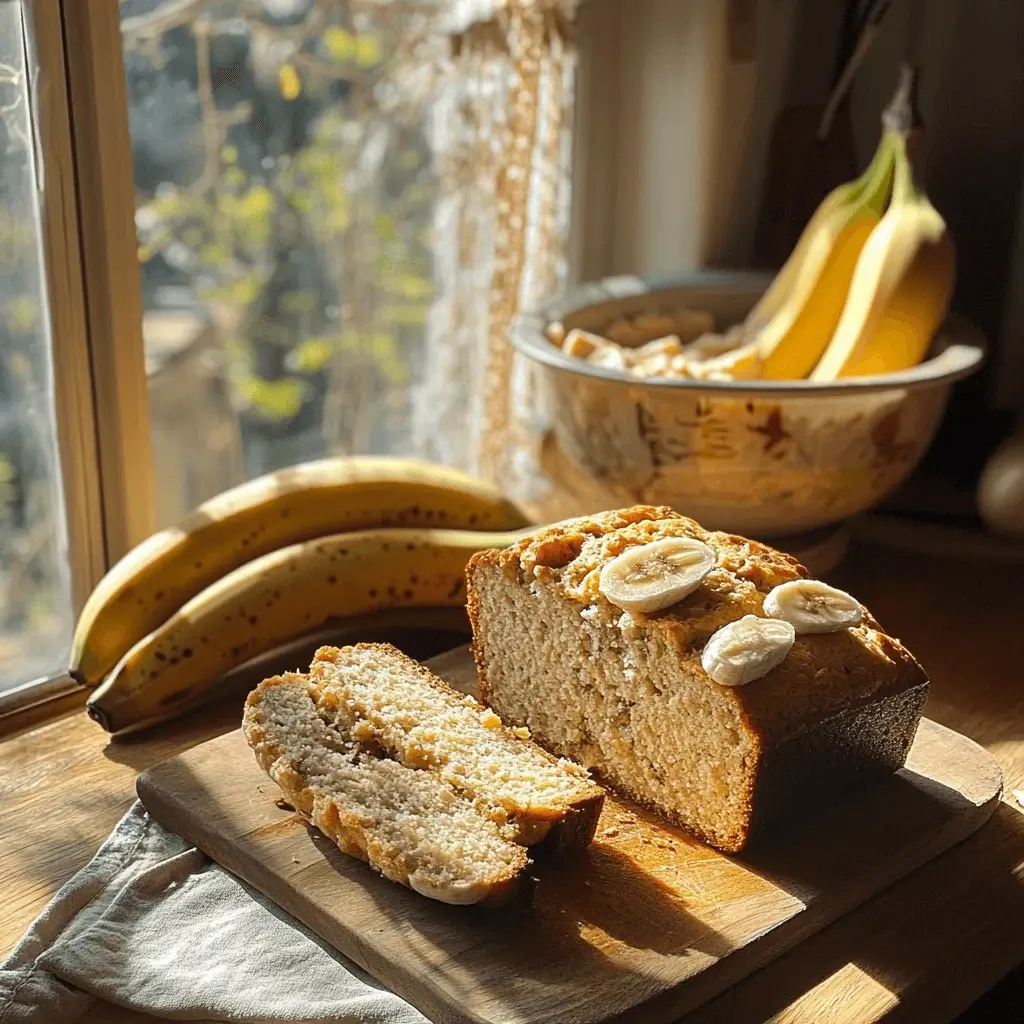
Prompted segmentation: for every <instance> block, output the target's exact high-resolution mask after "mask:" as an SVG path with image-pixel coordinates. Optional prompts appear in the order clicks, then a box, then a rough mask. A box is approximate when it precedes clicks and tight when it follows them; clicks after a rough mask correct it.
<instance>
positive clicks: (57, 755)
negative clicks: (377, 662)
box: [0, 545, 1024, 1024]
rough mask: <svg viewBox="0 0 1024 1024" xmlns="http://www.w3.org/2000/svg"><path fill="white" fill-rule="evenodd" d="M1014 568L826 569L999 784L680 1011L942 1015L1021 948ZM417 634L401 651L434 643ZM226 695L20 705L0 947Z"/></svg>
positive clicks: (7, 777)
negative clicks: (116, 709)
mask: <svg viewBox="0 0 1024 1024" xmlns="http://www.w3.org/2000/svg"><path fill="white" fill-rule="evenodd" d="M1019 570H1020V567H1019V566H1018V565H1012V564H1000V563H998V562H992V563H987V564H983V565H979V564H975V563H967V562H962V563H959V562H956V561H952V560H940V559H937V558H933V557H925V556H921V555H910V554H904V553H898V552H894V551H888V550H885V551H883V550H881V549H878V548H874V547H870V546H866V545H860V546H858V547H856V548H855V549H854V550H853V551H852V552H851V554H850V556H849V557H848V559H847V561H846V563H845V564H844V567H843V568H842V569H841V570H840V571H839V573H837V574H836V577H835V581H836V582H837V583H838V584H839V585H841V586H844V587H846V588H847V589H850V590H851V591H853V592H854V593H856V594H857V596H858V597H860V598H861V599H862V600H863V601H864V602H865V603H866V604H867V605H869V607H871V609H872V611H873V612H874V613H875V615H876V616H877V617H878V618H879V619H880V620H881V621H882V623H883V624H884V625H885V626H886V628H887V629H888V630H889V631H890V632H892V633H894V634H895V635H896V636H898V637H899V638H900V639H901V640H903V642H904V643H905V644H906V645H907V646H908V647H909V648H910V649H911V650H912V651H914V652H915V654H917V656H918V657H919V658H920V660H921V661H922V662H923V663H924V665H925V668H926V669H927V670H928V671H929V673H930V675H931V678H932V697H931V700H930V702H929V704H928V707H927V708H926V713H927V715H928V716H929V717H930V718H933V719H935V720H936V721H938V722H942V723H943V724H945V725H948V726H950V727H951V728H954V729H957V730H958V731H960V732H963V733H965V734H967V735H968V736H970V737H972V738H973V739H975V740H977V741H978V742H979V743H982V744H984V745H985V746H986V747H988V749H989V750H990V751H991V752H992V754H993V755H994V756H995V758H996V760H997V761H998V762H999V763H1000V764H1001V765H1002V767H1003V770H1004V771H1005V773H1006V792H1005V795H1004V799H1003V802H1002V804H1001V805H1000V806H999V807H998V808H997V809H996V812H995V814H994V815H993V817H992V819H991V820H990V821H989V822H988V824H986V825H985V826H983V827H982V828H981V830H980V831H979V832H978V833H976V834H975V835H974V836H972V837H971V838H970V839H968V840H966V841H965V842H964V843H962V844H960V845H959V846H958V847H956V848H955V849H953V850H951V851H950V852H949V853H947V854H945V855H943V856H942V857H940V858H939V859H937V860H935V861H932V862H931V863H930V864H928V865H926V866H925V867H924V868H922V869H920V870H919V871H917V872H916V873H915V874H913V875H912V876H910V877H909V878H907V879H905V880H904V881H902V882H900V883H898V884H897V885H895V886H893V887H892V888H891V889H889V890H888V891H886V892H885V893H883V894H882V895H880V896H878V897H876V898H875V899H873V900H871V901H870V902H868V903H866V904H864V905H863V906H861V907H860V908H859V909H858V910H856V911H855V912H853V913H852V914H850V915H848V916H847V917H845V918H843V919H842V920H840V921H838V922H837V923H835V924H833V925H831V926H830V927H829V928H827V929H825V930H824V931H822V932H819V933H818V934H817V935H816V936H815V937H814V938H812V939H811V940H810V941H808V942H806V943H805V944H803V945H802V946H800V947H798V948H797V949H795V950H794V951H792V952H791V953H789V954H787V955H786V956H785V957H783V958H782V959H780V960H778V961H776V962H774V963H772V964H770V965H769V966H767V967H766V968H764V969H762V970H761V971H759V972H758V973H756V974H754V975H753V976H751V977H750V978H748V979H747V980H746V981H744V982H742V983H741V984H739V985H737V986H736V987H735V988H733V989H731V990H729V991H728V992H727V993H726V994H725V995H723V996H720V997H719V998H718V999H717V1000H715V1001H714V1002H713V1003H710V1004H708V1005H707V1006H705V1007H704V1008H702V1009H701V1010H700V1011H699V1012H697V1013H695V1014H693V1015H692V1017H691V1018H689V1019H688V1020H692V1021H698V1020H699V1021H700V1022H702V1024H727V1022H729V1024H731V1022H735V1021H743V1022H744V1024H747V1022H754V1021H766V1020H771V1021H777V1022H786V1024H791V1022H808V1024H821V1022H826V1021H827V1022H836V1024H840V1022H842V1024H847V1022H848V1024H868V1022H871V1021H880V1020H885V1021H913V1022H932V1021H935V1022H940V1021H949V1020H952V1019H953V1018H954V1017H955V1016H956V1015H957V1014H958V1013H960V1012H961V1011H962V1010H964V1009H965V1008H966V1007H967V1006H969V1005H970V1004H971V1003H972V1002H973V1001H974V1000H976V999H977V998H978V997H979V996H980V995H982V993H984V992H985V991H987V990H988V989H989V988H991V987H992V986H993V985H994V984H995V983H996V982H997V981H998V980H999V979H1000V978H1002V977H1003V976H1004V975H1005V974H1006V973H1007V972H1008V971H1010V970H1011V969H1013V968H1014V967H1016V966H1017V965H1019V964H1020V963H1022V962H1024V811H1022V809H1021V806H1020V804H1019V803H1018V802H1017V800H1016V799H1015V797H1014V795H1013V791H1014V790H1024V670H1022V668H1021V663H1020V662H1021V659H1020V657H1019V655H1018V653H1017V652H1018V650H1019V645H1020V640H1021V636H1022V634H1024V590H1022V589H1021V587H1020V583H1019ZM421 644H423V646H422V649H421V650H416V651H410V653H415V654H416V655H417V656H419V657H424V656H427V655H428V654H430V653H433V651H432V650H431V648H430V645H429V643H424V642H423V641H422V640H421ZM239 708H240V700H239V695H237V694H235V695H234V696H232V697H231V698H230V699H225V700H223V701H221V702H220V703H219V704H216V705H212V706H210V707H208V708H206V709H203V710H200V711H198V712H194V713H192V714H191V715H190V716H188V717H186V718H184V719H181V720H179V721H178V722H176V723H173V724H171V725H165V726H162V727H160V728H159V729H157V730H153V731H152V732H150V733H148V734H144V735H142V736H140V737H138V738H135V739H131V740H124V741H120V742H108V740H107V737H106V735H105V734H104V733H102V732H101V730H100V729H99V727H98V726H96V725H94V724H93V723H92V722H91V721H89V720H88V719H87V718H86V717H85V715H84V713H83V712H82V711H81V710H80V709H79V708H74V707H72V708H70V709H66V710H65V711H63V712H62V713H60V714H59V715H57V716H56V717H52V718H50V719H48V720H46V721H43V722H39V721H38V714H39V713H38V712H30V713H27V714H26V716H25V718H24V719H23V720H22V722H21V724H20V728H19V729H18V730H17V731H13V732H11V731H8V735H6V736H5V737H4V738H3V739H0V894H2V897H3V912H2V913H0V955H2V954H4V953H6V951H7V950H8V949H9V948H10V947H11V946H12V945H13V944H14V942H15V941H16V940H17V938H18V937H19V936H20V935H21V933H22V932H23V931H24V929H25V928H26V927H27V925H28V924H29V923H30V921H31V920H32V918H33V917H34V916H35V915H36V914H37V913H38V912H39V911H40V910H41V909H42V907H43V906H44V904H45V903H46V902H47V900H48V899H49V898H50V896H51V895H52V894H53V893H54V892H55V891H56V890H57V888H58V887H59V886H60V885H61V883H63V882H64V881H65V880H66V879H67V878H69V877H70V876H71V875H72V874H74V872H75V871H77V870H78V869H79V868H80V867H82V865H84V864H85V863H86V861H88V860H89V858H90V857H92V855H93V854H94V853H95V851H96V848H97V846H98V845H99V843H100V842H101V841H102V840H103V839H104V837H105V836H106V835H107V834H108V832H109V831H110V829H111V828H112V827H113V825H114V824H115V822H116V821H117V820H118V819H119V818H120V817H121V815H122V814H123V813H124V812H125V810H126V809H127V808H128V806H129V805H130V803H131V802H132V800H133V799H134V795H135V776H136V774H137V773H138V772H139V771H140V770H141V769H142V768H144V767H146V766H147V765H150V764H153V763H154V762H156V761H159V760H162V759H164V758H166V757H168V756H170V755H171V754H173V753H176V752H177V751H179V750H183V749H185V748H187V747H189V746H192V745H194V744H196V743H199V742H202V741H203V740H205V739H208V738H210V737H212V736H215V735H218V734H219V733H222V732H224V731H226V730H227V729H230V728H233V727H235V726H236V725H237V723H238V720H239ZM33 719H36V720H35V721H34V722H33ZM6 728H7V729H8V730H10V724H8V725H7V726H6ZM1022 797H1024V794H1022Z"/></svg>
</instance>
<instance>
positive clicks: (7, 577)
mask: <svg viewBox="0 0 1024 1024" xmlns="http://www.w3.org/2000/svg"><path fill="white" fill-rule="evenodd" d="M23 17H24V11H23V8H22V4H21V3H20V2H15V0H0V690H9V689H11V688H13V687H15V686H18V685H19V684H22V683H26V682H29V681H32V680H35V679H37V678H40V677H45V676H49V675H55V674H57V673H59V672H60V671H62V670H64V669H66V667H67V655H68V649H69V645H70V636H71V629H72V607H71V590H70V582H69V574H68V568H67V565H68V560H67V531H66V527H65V520H64V500H63V495H62V493H61V481H60V469H59V462H58V455H57V427H56V419H55V413H54V396H53V366H52V356H51V350H50V329H49V317H48V305H47V302H48V297H47V292H46V278H45V272H44V263H43V251H42V231H41V212H40V205H39V202H38V199H39V196H38V193H37V189H36V178H37V176H36V167H35V163H34V161H35V153H34V145H33V124H32V109H31V104H30V94H29V81H30V79H31V77H33V76H34V74H35V72H36V70H37V69H35V68H33V67H30V66H28V65H27V63H26V59H27V58H26V48H25V46H24V33H23V27H24V26H23V20H22V19H23Z"/></svg>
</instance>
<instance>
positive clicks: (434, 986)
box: [138, 648, 1002, 1024]
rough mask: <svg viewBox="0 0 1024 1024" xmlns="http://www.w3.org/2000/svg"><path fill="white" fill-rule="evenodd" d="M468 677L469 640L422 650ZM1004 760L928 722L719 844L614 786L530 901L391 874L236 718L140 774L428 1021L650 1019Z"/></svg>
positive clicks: (803, 926) (828, 901) (914, 847)
mask: <svg viewBox="0 0 1024 1024" xmlns="http://www.w3.org/2000/svg"><path fill="white" fill-rule="evenodd" d="M428 664H430V666H431V667H432V668H433V669H434V671H436V672H437V673H438V674H439V675H441V676H442V677H444V678H446V679H447V680H448V681H449V682H451V683H452V684H453V685H456V686H458V687H459V688H460V689H462V690H465V691H467V692H468V691H471V690H472V689H473V688H474V687H475V683H476V675H475V672H474V670H473V666H472V661H471V659H470V658H469V656H468V651H467V650H466V649H465V648H462V649H459V650H458V651H455V652H451V653H450V654H446V655H442V656H441V657H440V658H437V659H434V660H433V661H432V662H428ZM1001 787H1002V773H1001V772H1000V769H999V767H998V766H997V765H996V764H995V762H994V761H993V760H992V759H991V757H990V756H989V755H988V754H987V753H986V751H985V750H983V749H982V748H981V747H979V746H978V745H977V744H976V743H973V742H972V741H971V740H968V739H966V738H965V737H963V736H961V735H959V734H958V733H955V732H952V731H951V730H949V729H946V728H944V727H943V726H941V725H937V724H935V723H934V722H930V721H927V720H925V721H923V722H922V723H921V728H920V730H919V731H918V735H917V739H916V741H915V743H914V746H913V749H912V751H911V754H910V758H909V761H908V764H907V767H906V768H905V769H903V771H901V772H899V773H898V774H897V775H895V776H894V777H892V778H891V779H889V780H887V781H885V782H883V783H881V784H879V785H877V786H874V787H873V788H871V789H868V790H862V791H861V792H858V793H856V794H854V795H852V796H849V797H845V798H842V799H839V798H837V799H836V801H835V803H834V804H831V805H829V806H826V807H823V808H821V809H820V811H819V813H817V814H816V815H815V816H813V817H810V818H807V819H806V820H804V821H802V822H800V823H799V824H797V825H794V826H792V827H791V828H789V829H787V830H785V831H782V832H780V833H779V834H778V835H776V836H774V837H773V838H771V839H770V840H765V841H764V842H763V844H762V845H761V847H759V848H758V849H756V850H753V851H752V852H750V853H749V855H747V856H744V857H741V858H736V857H727V856H725V855H723V854H720V853H718V852H716V851H714V850H712V849H710V848H709V847H707V846H704V845H703V844H701V843H699V842H697V841H696V840H694V839H692V838H690V837H688V836H687V835H685V834H684V833H682V832H681V831H679V830H677V829H674V828H672V827H670V826H668V825H666V824H664V823H663V822H661V821H659V820H658V819H657V818H656V817H654V816H653V815H651V814H648V813H647V812H645V811H643V810H641V809H639V808H637V807H635V806H633V805H631V804H629V803H627V802H625V801H620V800H613V799H609V800H608V801H607V802H606V806H605V811H604V813H603V815H602V818H601V821H600V824H599V827H598V835H597V839H596V840H595V842H594V844H593V845H592V847H591V848H590V849H589V850H588V851H587V853H586V854H584V855H582V856H580V857H578V858H576V859H573V860H571V861H567V862H564V863H563V864H561V865H550V866H547V867H545V868H544V869H542V870H539V871H538V872H537V874H538V878H539V884H538V886H537V893H536V898H535V901H534V905H533V907H532V909H531V910H529V911H526V912H509V911H488V910H485V909H481V908H478V907H462V908H459V907H448V906H445V905H443V904H440V903H436V902H434V901H431V900H428V899H425V898H424V897H421V896H418V895H416V894H415V893H413V892H411V891H409V890H407V889H404V888H402V887H401V886H398V885H395V884H393V883H391V882H388V881H385V880H384V879H382V878H380V877H379V876H378V875H376V874H374V873H373V872H372V871H371V870H370V869H369V868H368V867H367V866H366V865H364V864H362V863H360V862H358V861H355V860H352V859H351V858H349V857H346V856H345V855H344V854H342V853H341V852H340V851H339V850H338V849H337V848H336V847H335V846H334V845H333V844H332V843H331V842H330V841H329V840H327V839H325V838H324V837H323V836H321V835H320V834H319V833H318V832H317V831H316V830H315V829H313V828H311V827H309V826H308V825H306V823H305V822H304V821H303V820H302V819H301V818H299V816H298V815H296V814H295V813H294V812H292V811H290V810H288V809H282V808H281V807H279V806H278V805H277V804H276V803H275V800H276V799H277V797H278V796H279V795H280V794H279V791H278V789H277V787H276V786H275V785H274V784H273V783H272V782H271V781H270V780H269V779H268V778H267V777H266V776H265V775H264V774H263V773H262V772H261V771H260V769H259V767H258V766H257V764H256V760H255V758H254V757H253V755H252V752H251V751H250V750H249V749H248V747H247V746H246V744H245V741H244V739H243V737H242V735H241V732H232V733H229V734H227V735H225V736H221V737H219V738H218V739H215V740H211V741H210V742H208V743H204V744H202V745H201V746H198V747H195V748H193V749H192V750H190V751H188V752H186V753H184V754H182V755H180V756H178V757H175V758H174V759H172V760H170V761H167V762H165V763H163V764H160V765H156V766H155V767H153V768H150V769H149V770H148V771H146V772H144V773H143V774H142V775H141V776H140V777H139V780H138V792H139V796H140V797H141V798H142V800H143V802H144V803H145V805H146V807H147V808H148V809H149V811H150V813H151V814H152V816H153V817H154V818H155V819H156V820H157V821H159V822H161V823H163V824H164V825H166V826H167V827H169V828H171V829H173V830H174V831H176V832H178V833H179V834H180V835H183V836H185V837H186V838H187V839H188V840H190V841H191V842H193V843H194V844H195V845H196V846H198V847H200V849H202V850H204V851H205V852H206V853H207V854H209V856H210V857H212V858H213V859H214V860H216V861H218V862H219V863H220V864H222V865H223V866H224V867H226V868H227V869H228V870H229V871H232V872H234V873H235V874H237V875H239V876H241V877H242V878H243V879H245V880H246V881H247V882H249V883H250V884H251V885H253V886H255V887H256V888H257V889H259V890H260V891H261V892H263V893H265V894H266V895H267V896H268V897H269V898H270V899H272V900H273V901H274V902H275V903H277V904H278V905H279V906H281V907H282V908H283V909H285V910H287V911H288V912H289V913H291V914H293V915H294V916H295V917H297V918H298V919H299V920H301V921H303V922H305V924H307V925H308V926H309V927H310V928H312V929H313V931H315V932H316V933H318V934H319V935H320V936H322V937H323V938H324V939H325V940H327V941H328V942H329V943H331V945H333V946H335V947H336V948H337V949H338V950H340V951H341V952H342V953H344V954H345V955H346V956H347V957H349V958H350V959H351V960H353V961H355V962H356V963H357V964H358V965H359V966H360V967H362V968H363V969H364V970H366V971H367V972H369V973H370V974H371V975H373V976H374V977H376V978H377V979H379V980H380V981H381V982H382V983H384V984H385V985H387V986H389V987H390V988H392V989H393V990H394V991H395V992H397V993H399V994H400V995H402V996H404V997H405V998H406V999H407V1000H408V1001H409V1002H411V1003H413V1004H414V1005H415V1006H417V1007H418V1008H419V1009H420V1010H421V1011H422V1012H423V1013H424V1014H426V1015H427V1016H428V1017H430V1018H431V1019H432V1020H434V1021H443V1022H445V1024H456V1022H457V1024H469V1022H473V1024H482V1022H486V1024H499V1022H500V1024H542V1022H543V1024H598V1022H604V1021H612V1020H614V1021H626V1020H628V1021H636V1022H644V1024H660V1022H668V1021H672V1020H675V1019H676V1018H677V1017H678V1016H680V1015H681V1014H683V1013H686V1012H688V1011H690V1010H692V1009H693V1008H694V1007H697V1006H699V1005H701V1004H702V1003H703V1002H705V1001H707V1000H709V999H711V998H712V997H714V996H715V995H717V994H718V993H720V992H722V991H723V990H724V989H726V988H728V987H729V986H730V985H732V984H733V983H734V982H736V981H738V980H740V979H741V978H743V977H745V976H746V975H748V974H750V973H751V972H752V971H754V970H756V969H757V968H758V967H760V966H761V965H763V964H765V963H767V962H768V961H769V960H772V959H773V958H775V957H777V956H779V955H781V954H782V953H784V952H786V951H787V950H788V949H791V948H792V947H793V946H795V945H796V944H797V943H799V942H801V941H803V940H804V939H806V938H807V936H809V935H811V934H812V933H814V932H815V931H817V930H818V929H820V928H822V927H823V926H824V925H826V924H828V923H829V922H830V921H833V920H835V919H836V918H838V917H840V916H841V915H842V914H844V913H846V912H847V911H848V910H850V909H851V908H853V907H855V906H857V905H858V904H860V903H862V902H863V901H864V900H866V899H868V898H869V897H870V896H872V895H873V894H875V893H877V892H879V891H880V890H881V889H883V888H885V887H886V886H887V885H889V884H890V883H892V882H893V881H895V880H896V879H898V878H900V877H901V876H903V875H906V874H908V873H909V872H911V871H913V870H914V869H915V868H917V867H918V866H920V865H921V864H923V863H924V862H925V861H927V860H929V859H931V858H932V857H935V856H936V855H938V854H940V853H941V852H942V851H943V850H946V849H948V848H949V847H951V846H953V845H954V844H955V843H957V842H959V841H960V840H962V839H964V838H966V837H967V836H968V835H970V834H971V833H972V832H974V831H975V830H976V829H977V828H979V827H980V826H981V825H982V824H983V823H984V822H985V821H986V819H987V818H988V817H989V815H990V814H991V813H992V811H993V810H994V808H995V805H996V803H997V801H998V798H999V794H1000V791H1001Z"/></svg>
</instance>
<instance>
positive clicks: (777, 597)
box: [764, 580, 864, 633]
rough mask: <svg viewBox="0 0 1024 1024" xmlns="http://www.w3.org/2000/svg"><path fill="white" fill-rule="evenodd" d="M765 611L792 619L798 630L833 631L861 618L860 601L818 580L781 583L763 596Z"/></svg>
mask: <svg viewBox="0 0 1024 1024" xmlns="http://www.w3.org/2000/svg"><path fill="white" fill-rule="evenodd" d="M764 613H765V615H770V616H771V617H772V618H773V619H783V620H785V621H786V622H791V623H792V624H793V626H794V627H795V628H796V631H797V632H798V633H833V632H835V631H836V630H838V629H846V628H847V626H856V625H859V624H860V621H861V619H863V618H864V609H863V608H862V607H861V605H860V602H859V601H858V600H857V599H856V598H855V597H851V596H850V595H849V594H847V593H846V591H845V590H837V589H836V588H835V587H830V586H829V585H828V584H827V583H822V582H821V580H792V581H791V582H789V583H781V584H779V586H777V587H776V588H775V589H774V590H772V591H771V592H770V593H769V594H768V596H767V597H766V598H765V599H764Z"/></svg>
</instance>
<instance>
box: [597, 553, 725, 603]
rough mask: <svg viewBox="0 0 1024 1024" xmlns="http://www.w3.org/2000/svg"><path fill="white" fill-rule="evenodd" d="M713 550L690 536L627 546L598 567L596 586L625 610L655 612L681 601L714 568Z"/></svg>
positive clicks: (612, 601)
mask: <svg viewBox="0 0 1024 1024" xmlns="http://www.w3.org/2000/svg"><path fill="white" fill-rule="evenodd" d="M714 565H715V553H714V551H713V550H712V549H711V548H710V547H708V545H707V544H703V543H701V542H700V541H699V540H694V539H693V538H692V537H666V538H665V539H664V540H656V541H653V542H652V543H650V544H641V545H640V546H638V547H633V548H629V549H628V550H626V551H624V552H623V553H622V554H621V555H618V556H617V557H615V558H613V559H612V560H611V561H610V562H608V563H607V565H605V567H604V568H603V569H602V570H601V576H600V578H599V582H598V589H599V590H600V591H601V593H602V594H604V596H605V597H606V598H607V599H608V600H609V601H611V603H612V604H614V605H616V606H617V607H619V608H622V609H623V610H624V611H628V612H656V611H660V610H661V609H663V608H668V607H669V606H670V605H673V604H676V603H677V602H679V601H682V599H683V598H684V597H686V596H687V594H691V593H693V591H694V590H696V589H697V587H699V586H700V583H701V580H703V579H704V577H705V576H707V574H708V573H709V572H711V570H712V569H713V568H714Z"/></svg>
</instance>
